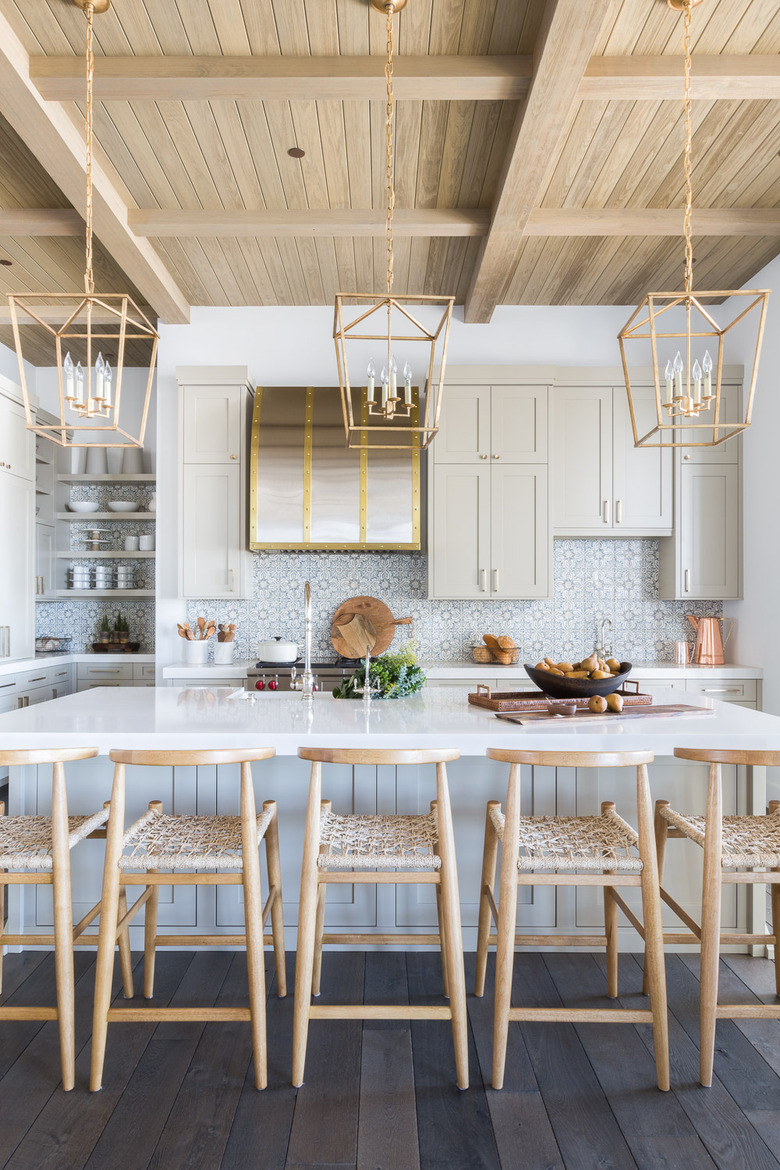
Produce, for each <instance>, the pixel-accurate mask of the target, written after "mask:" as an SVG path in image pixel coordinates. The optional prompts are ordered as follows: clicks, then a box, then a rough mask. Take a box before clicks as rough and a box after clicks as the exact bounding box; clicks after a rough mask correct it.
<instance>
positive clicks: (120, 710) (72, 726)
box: [0, 687, 780, 756]
mask: <svg viewBox="0 0 780 1170" xmlns="http://www.w3.org/2000/svg"><path fill="white" fill-rule="evenodd" d="M680 701H681V696H680V692H679V691H673V690H670V691H669V692H668V693H667V694H666V695H664V694H663V693H661V694H659V695H657V696H656V697H655V699H654V703H655V704H656V705H657V704H659V703H662V702H671V703H676V702H677V703H678V702H680ZM686 701H687V704H688V705H689V706H696V707H699V708H707V709H708V713H707V714H702V715H686V716H683V717H671V716H656V717H652V718H651V717H646V718H642V717H639V718H631V719H621V718H619V717H617V716H606V717H604V718H601V719H596V718H594V719H592V720H591V721H589V722H572V721H570V720H567V719H565V718H558V719H556V720H555V721H554V722H552V723H543V724H539V723H536V724H527V725H525V726H519V725H517V724H513V723H507V722H505V721H503V720H500V719H497V718H495V716H494V715H493V714H492V712H489V711H485V710H484V709H481V708H478V707H472V706H470V705H469V704H468V702H467V688H466V687H463V688H460V687H442V688H438V687H436V688H431V689H430V690H426V691H423V692H421V693H420V694H419V695H416V696H414V697H413V698H409V699H398V700H387V701H384V702H382V701H380V702H375V703H374V704H372V707H371V710H370V711H369V712H368V714H367V715H366V714H365V713H364V711H363V706H362V703H360V702H357V701H352V700H345V699H334V698H333V697H332V696H331V695H327V694H321V695H316V696H315V697H314V701H313V702H312V703H311V704H307V703H305V702H304V701H303V699H302V698H301V697H300V695H298V694H291V693H287V694H279V693H277V694H273V695H256V694H255V693H251V694H250V693H247V692H245V691H243V690H239V689H237V688H232V687H224V688H219V687H215V688H213V689H211V688H203V689H197V690H187V689H183V688H180V687H116V688H105V689H95V690H92V691H85V692H82V693H81V694H75V695H67V696H65V697H64V698H61V699H54V700H52V701H50V702H47V703H41V704H39V705H38V706H31V707H25V708H23V709H21V710H18V711H11V712H8V713H7V714H5V715H0V751H2V750H3V749H12V748H22V747H33V746H35V747H38V748H43V747H65V746H75V745H80V746H88V747H97V748H98V749H99V750H100V752H101V753H106V752H108V751H109V750H110V749H111V748H137V749H143V748H156V749H158V750H159V749H176V748H192V749H194V748H208V747H211V748H217V747H224V748H227V747H232V748H237V747H238V748H240V747H260V746H273V747H275V748H276V750H277V752H278V753H279V754H280V755H294V754H295V753H296V752H297V750H298V747H299V746H301V745H302V744H306V743H308V744H320V745H324V746H330V747H335V746H337V745H339V746H346V747H369V746H370V747H375V748H382V747H386V748H393V747H394V748H399V747H409V748H413V747H448V748H456V749H459V750H460V752H461V753H462V754H463V755H466V756H477V755H482V754H483V753H484V751H485V749H486V748H487V747H489V746H491V745H493V746H495V745H499V746H504V747H509V746H511V745H512V744H518V745H521V744H522V746H523V747H524V748H529V747H533V748H538V749H540V750H548V751H555V750H566V751H570V750H574V749H577V750H586V751H615V750H620V749H623V750H635V749H644V750H647V749H648V748H649V749H651V750H653V751H654V752H655V753H656V754H657V755H666V756H668V755H671V754H672V753H673V750H674V748H675V747H684V746H687V747H721V748H746V747H751V748H760V749H764V750H775V751H777V750H780V718H778V717H777V716H774V715H767V714H765V713H763V712H759V711H752V710H748V709H746V708H743V707H739V706H735V705H730V704H725V703H720V702H718V701H717V700H714V699H708V698H702V697H700V696H698V695H697V696H695V697H694V696H688V697H687V700H686ZM710 712H711V713H710Z"/></svg>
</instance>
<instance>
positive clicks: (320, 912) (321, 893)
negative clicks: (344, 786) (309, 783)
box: [311, 800, 333, 995]
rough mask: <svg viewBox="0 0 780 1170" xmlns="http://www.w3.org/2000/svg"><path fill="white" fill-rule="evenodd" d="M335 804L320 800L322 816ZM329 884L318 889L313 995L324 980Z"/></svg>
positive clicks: (312, 981) (317, 993) (323, 884)
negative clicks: (324, 949)
mask: <svg viewBox="0 0 780 1170" xmlns="http://www.w3.org/2000/svg"><path fill="white" fill-rule="evenodd" d="M332 807H333V805H332V803H331V801H329V800H321V801H320V813H321V815H322V816H324V815H325V813H329V812H330V811H331V809H332ZM322 852H323V847H322V846H320V853H322ZM327 893H328V891H327V886H326V885H325V882H320V884H319V888H318V889H317V917H316V919H315V924H314V965H313V967H312V974H311V993H312V995H319V994H320V984H321V982H322V936H323V934H324V932H325V900H326V898H327Z"/></svg>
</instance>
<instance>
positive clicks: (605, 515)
mask: <svg viewBox="0 0 780 1170" xmlns="http://www.w3.org/2000/svg"><path fill="white" fill-rule="evenodd" d="M601 515H602V518H603V520H604V523H605V524H609V500H605V501H604V503H603V504H602V507H601Z"/></svg>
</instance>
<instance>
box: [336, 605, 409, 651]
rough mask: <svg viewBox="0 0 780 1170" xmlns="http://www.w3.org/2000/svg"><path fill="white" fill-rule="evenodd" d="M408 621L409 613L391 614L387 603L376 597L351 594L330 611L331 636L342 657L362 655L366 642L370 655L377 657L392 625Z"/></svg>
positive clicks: (387, 642)
mask: <svg viewBox="0 0 780 1170" xmlns="http://www.w3.org/2000/svg"><path fill="white" fill-rule="evenodd" d="M357 619H359V620H357ZM411 622H412V619H411V618H410V617H405V618H394V617H393V614H392V610H391V609H390V607H389V606H387V605H385V603H384V601H380V600H379V599H378V598H377V597H350V598H348V599H347V600H346V601H342V603H341V605H340V606H339V607H338V609H337V610H336V612H335V614H334V615H333V621H332V622H331V627H330V640H331V644H332V646H333V648H334V650H335V651H336V652H337V653H338V654H341V655H342V656H343V657H344V658H363V657H365V653H366V646H367V645H369V646H370V647H371V656H372V657H373V658H376V657H377V655H378V654H384V652H385V650H386V649H387V647H388V646H389V645H390V643H391V642H392V640H393V637H394V635H395V627H396V626H408V625H411ZM372 638H373V641H372V640H371V639H372ZM367 639H368V640H367Z"/></svg>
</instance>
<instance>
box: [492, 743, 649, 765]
mask: <svg viewBox="0 0 780 1170" xmlns="http://www.w3.org/2000/svg"><path fill="white" fill-rule="evenodd" d="M486 754H487V756H488V759H491V760H501V761H502V762H503V763H505V764H536V765H538V766H539V767H547V768H626V767H631V768H637V767H639V766H640V765H641V764H652V762H653V759H654V756H653V753H652V752H544V751H542V752H539V751H533V750H532V749H530V748H528V749H524V748H488V749H487V753H486Z"/></svg>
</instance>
